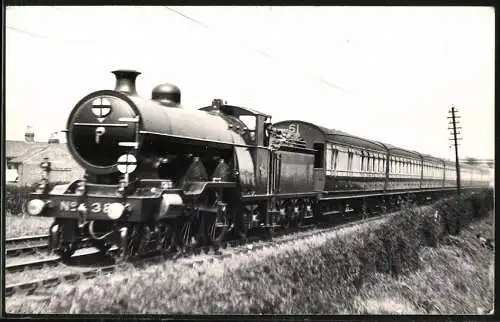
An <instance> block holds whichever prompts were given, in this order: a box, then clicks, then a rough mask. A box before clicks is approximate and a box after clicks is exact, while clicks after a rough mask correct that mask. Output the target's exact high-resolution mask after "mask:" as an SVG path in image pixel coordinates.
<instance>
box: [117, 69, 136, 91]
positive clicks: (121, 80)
mask: <svg viewBox="0 0 500 322" xmlns="http://www.w3.org/2000/svg"><path fill="white" fill-rule="evenodd" d="M112 73H113V74H115V77H116V87H115V91H117V92H123V93H126V94H129V95H137V91H136V89H135V79H136V78H137V76H139V75H140V74H141V73H140V72H137V71H135V70H115V71H113V72H112Z"/></svg>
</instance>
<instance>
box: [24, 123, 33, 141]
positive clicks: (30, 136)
mask: <svg viewBox="0 0 500 322" xmlns="http://www.w3.org/2000/svg"><path fill="white" fill-rule="evenodd" d="M24 140H25V141H26V142H30V143H31V142H35V132H33V127H31V126H29V125H28V126H27V127H26V132H25V133H24Z"/></svg>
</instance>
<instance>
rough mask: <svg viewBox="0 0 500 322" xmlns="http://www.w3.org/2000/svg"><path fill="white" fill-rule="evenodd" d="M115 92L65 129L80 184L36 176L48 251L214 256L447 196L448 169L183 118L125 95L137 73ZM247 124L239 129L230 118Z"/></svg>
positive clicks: (350, 145) (478, 179)
mask: <svg viewBox="0 0 500 322" xmlns="http://www.w3.org/2000/svg"><path fill="white" fill-rule="evenodd" d="M114 74H115V76H116V78H117V85H116V88H115V90H103V91H97V92H94V93H92V94H89V95H87V96H86V97H85V98H83V99H82V100H81V101H80V102H79V103H78V104H77V105H76V106H75V108H74V109H73V111H72V112H71V114H70V116H69V119H68V124H67V141H68V147H69V150H70V152H71V153H72V155H73V156H74V158H75V159H76V160H77V161H78V162H79V163H80V165H81V166H82V167H83V168H84V169H86V175H85V176H84V177H83V178H81V179H79V180H76V181H75V182H72V183H70V184H67V185H60V186H56V187H55V188H54V189H52V190H51V191H48V185H47V183H48V182H47V180H48V175H49V170H50V169H48V168H46V167H45V168H43V178H42V181H41V184H40V187H39V189H38V190H37V191H36V192H35V193H33V194H32V195H31V197H30V201H29V202H28V207H27V209H28V212H29V213H30V214H32V215H42V216H49V217H54V218H55V221H54V224H53V225H52V226H51V228H50V239H51V248H52V249H53V250H55V251H56V252H58V253H59V254H61V255H62V256H66V257H67V256H70V255H71V254H72V253H73V252H74V251H75V250H76V249H77V248H78V247H80V246H81V245H82V244H85V243H90V244H91V245H93V246H95V247H97V248H99V249H100V250H102V251H107V250H108V249H109V248H110V247H111V246H112V245H117V246H118V249H119V253H120V258H122V259H124V258H128V257H129V256H133V255H134V254H140V253H142V252H144V251H145V250H148V249H149V250H151V249H154V250H160V251H164V252H171V251H172V250H173V249H174V248H175V249H178V250H181V251H182V250H185V249H186V247H189V246H190V245H191V243H192V242H193V240H194V242H196V243H197V244H204V245H213V246H215V247H217V246H218V245H219V244H220V243H221V241H222V240H223V239H224V238H225V237H226V236H227V235H228V234H233V235H234V236H236V237H241V238H243V239H245V238H246V236H247V235H248V234H249V233H251V232H253V231H262V230H265V231H266V232H267V233H269V234H271V235H272V233H273V231H274V229H276V228H277V227H289V226H290V225H297V224H298V225H300V224H303V223H304V222H305V221H307V220H315V219H318V220H321V219H322V218H325V216H326V217H328V216H343V215H346V214H349V213H350V212H352V211H354V210H360V211H361V212H362V213H366V212H367V211H368V210H367V209H368V208H370V209H375V210H373V211H385V210H386V209H387V207H389V206H390V205H392V204H394V203H395V202H396V201H397V202H399V201H400V200H401V199H402V198H405V197H406V196H407V195H409V194H411V195H414V196H418V197H419V198H424V197H425V198H429V197H431V196H434V195H440V194H447V193H450V192H452V191H453V189H455V182H454V179H455V178H454V171H453V169H454V163H452V162H448V161H443V160H440V159H437V158H434V157H432V156H427V155H422V154H419V153H418V152H414V151H407V150H404V149H400V148H397V147H394V146H391V145H388V144H383V143H380V142H376V141H371V140H367V139H363V138H359V137H355V136H352V135H350V134H347V133H344V132H341V131H338V130H330V129H327V128H324V127H320V126H317V125H314V124H311V123H307V122H302V121H283V122H278V123H275V124H271V123H270V116H268V115H266V114H263V113H260V112H257V111H254V110H251V109H248V108H243V107H238V106H231V105H227V104H223V103H222V101H221V100H214V101H213V102H212V104H211V105H210V106H207V107H203V108H200V109H199V110H191V109H187V108H183V107H182V106H181V104H180V97H181V96H180V91H179V89H178V88H177V87H175V86H173V85H170V84H162V85H159V86H157V87H156V88H155V89H154V90H153V92H152V95H151V99H145V98H141V97H139V96H138V95H137V93H136V91H135V79H136V77H137V75H139V73H137V72H134V71H116V72H114ZM242 116H245V117H251V118H252V119H253V120H254V121H255V127H254V128H248V127H247V125H246V124H245V123H244V122H243V121H242V120H241V117H242ZM462 172H463V174H462V182H463V183H462V186H463V187H464V188H468V187H478V186H485V185H487V183H488V178H487V176H486V175H487V173H486V172H485V170H483V169H481V168H477V167H462Z"/></svg>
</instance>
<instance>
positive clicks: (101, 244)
mask: <svg viewBox="0 0 500 322" xmlns="http://www.w3.org/2000/svg"><path fill="white" fill-rule="evenodd" d="M90 242H91V244H92V246H93V247H95V248H97V249H98V250H99V252H101V253H106V252H107V251H108V250H109V249H110V248H111V245H110V244H109V243H106V242H105V241H103V240H95V239H91V241H90Z"/></svg>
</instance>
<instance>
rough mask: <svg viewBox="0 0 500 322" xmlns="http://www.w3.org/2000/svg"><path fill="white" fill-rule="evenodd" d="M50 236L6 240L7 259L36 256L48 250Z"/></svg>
mask: <svg viewBox="0 0 500 322" xmlns="http://www.w3.org/2000/svg"><path fill="white" fill-rule="evenodd" d="M48 238H49V236H48V235H33V236H23V237H16V238H9V239H6V240H5V246H6V247H5V248H6V249H5V256H6V257H7V258H10V257H17V256H21V255H29V254H35V253H37V252H41V251H46V250H47V249H48V242H47V241H48Z"/></svg>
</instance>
